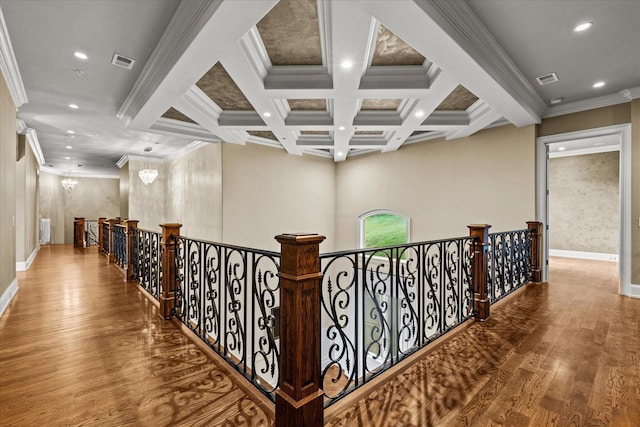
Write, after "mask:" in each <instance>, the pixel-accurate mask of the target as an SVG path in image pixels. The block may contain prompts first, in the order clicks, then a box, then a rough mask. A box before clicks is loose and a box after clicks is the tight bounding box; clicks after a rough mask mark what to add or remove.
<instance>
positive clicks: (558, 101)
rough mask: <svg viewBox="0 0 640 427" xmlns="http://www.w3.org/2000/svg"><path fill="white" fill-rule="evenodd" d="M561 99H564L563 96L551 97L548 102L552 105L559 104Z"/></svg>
mask: <svg viewBox="0 0 640 427" xmlns="http://www.w3.org/2000/svg"><path fill="white" fill-rule="evenodd" d="M562 101H564V98H553V99H551V100H549V103H550V104H552V105H556V104H560V103H561V102H562Z"/></svg>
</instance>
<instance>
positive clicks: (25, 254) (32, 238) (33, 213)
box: [16, 143, 40, 267]
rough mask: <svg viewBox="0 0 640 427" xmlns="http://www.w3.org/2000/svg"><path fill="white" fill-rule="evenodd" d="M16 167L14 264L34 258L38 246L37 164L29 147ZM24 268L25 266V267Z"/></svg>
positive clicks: (27, 145) (28, 146) (27, 146)
mask: <svg viewBox="0 0 640 427" xmlns="http://www.w3.org/2000/svg"><path fill="white" fill-rule="evenodd" d="M25 145H26V147H25V155H24V156H23V157H22V158H21V159H20V160H19V161H18V162H17V165H16V262H17V263H25V262H27V261H29V259H30V258H31V257H33V256H35V253H36V251H37V249H38V248H39V247H40V244H39V228H40V224H39V222H40V219H39V203H38V162H37V160H36V157H35V155H34V154H33V151H32V150H31V146H30V145H29V144H28V143H27V144H25ZM25 267H26V266H25Z"/></svg>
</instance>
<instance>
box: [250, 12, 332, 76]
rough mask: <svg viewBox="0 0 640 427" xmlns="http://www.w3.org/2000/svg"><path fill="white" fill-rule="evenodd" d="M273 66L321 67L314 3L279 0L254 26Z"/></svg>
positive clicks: (316, 15)
mask: <svg viewBox="0 0 640 427" xmlns="http://www.w3.org/2000/svg"><path fill="white" fill-rule="evenodd" d="M257 27H258V31H259V32H260V37H261V38H262V42H263V43H264V47H265V48H266V49H267V53H268V54H269V58H270V59H271V64H273V65H322V50H321V48H320V31H319V29H318V11H317V10H316V0H280V2H279V3H278V4H276V5H275V6H274V7H273V9H271V11H270V12H269V13H268V14H267V15H265V17H264V18H262V19H261V20H260V22H258V24H257Z"/></svg>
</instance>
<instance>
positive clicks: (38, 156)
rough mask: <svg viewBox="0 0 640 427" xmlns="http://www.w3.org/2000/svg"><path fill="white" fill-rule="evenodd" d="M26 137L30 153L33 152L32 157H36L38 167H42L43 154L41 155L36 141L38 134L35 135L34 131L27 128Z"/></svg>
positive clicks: (38, 142) (38, 143)
mask: <svg viewBox="0 0 640 427" xmlns="http://www.w3.org/2000/svg"><path fill="white" fill-rule="evenodd" d="M26 135H27V141H29V147H31V151H33V155H34V156H35V157H36V160H37V161H38V165H39V166H42V165H44V154H42V149H41V148H40V141H39V140H38V134H37V133H36V130H35V129H32V128H27V131H26Z"/></svg>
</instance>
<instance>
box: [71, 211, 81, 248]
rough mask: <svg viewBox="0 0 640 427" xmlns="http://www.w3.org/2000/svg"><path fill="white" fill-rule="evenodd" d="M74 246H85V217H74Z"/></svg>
mask: <svg viewBox="0 0 640 427" xmlns="http://www.w3.org/2000/svg"><path fill="white" fill-rule="evenodd" d="M73 247H74V248H76V249H82V248H84V218H83V217H75V218H74V219H73Z"/></svg>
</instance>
